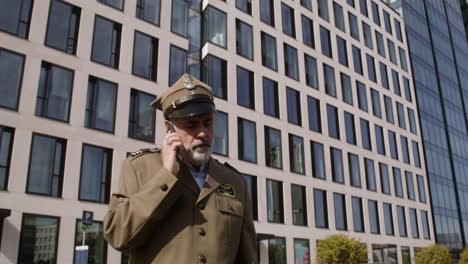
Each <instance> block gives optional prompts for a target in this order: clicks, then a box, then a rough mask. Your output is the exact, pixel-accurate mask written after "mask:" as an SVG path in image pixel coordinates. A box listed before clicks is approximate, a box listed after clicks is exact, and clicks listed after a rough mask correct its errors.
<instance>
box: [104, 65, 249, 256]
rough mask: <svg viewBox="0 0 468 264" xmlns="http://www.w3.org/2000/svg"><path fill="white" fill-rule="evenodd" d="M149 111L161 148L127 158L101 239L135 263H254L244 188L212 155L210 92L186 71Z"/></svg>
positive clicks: (239, 179)
mask: <svg viewBox="0 0 468 264" xmlns="http://www.w3.org/2000/svg"><path fill="white" fill-rule="evenodd" d="M151 105H152V106H154V107H156V108H157V109H160V110H162V111H163V113H164V117H165V118H166V120H165V121H164V122H165V126H166V128H167V131H168V133H167V135H166V136H165V138H164V140H163V142H162V147H161V149H145V150H141V151H136V152H134V153H132V155H131V157H129V158H128V159H127V160H125V161H124V163H123V165H122V171H121V175H120V185H119V191H118V192H117V193H114V194H113V195H112V198H111V201H110V204H109V211H108V212H107V214H106V215H105V217H104V236H105V238H106V240H107V241H108V242H109V243H110V244H111V245H112V246H113V247H114V248H116V249H118V250H122V251H127V252H129V253H130V262H131V263H135V264H147V263H148V264H149V263H157V264H186V263H216V264H224V263H226V264H228V263H239V264H250V263H257V254H256V248H257V247H256V240H255V229H254V225H253V221H252V214H251V208H250V201H249V195H248V190H247V185H246V183H245V181H244V180H243V178H242V176H241V175H240V174H239V173H238V172H237V171H236V170H235V169H233V168H232V167H230V166H229V165H226V164H225V165H223V164H221V163H219V162H218V161H217V160H215V159H213V158H211V157H210V155H211V143H212V141H213V133H214V132H213V113H214V112H215V107H214V102H213V96H212V93H211V88H210V87H209V86H207V85H206V84H204V83H202V82H200V81H199V80H197V79H195V78H193V77H191V76H190V75H188V74H185V75H184V76H182V78H180V79H179V80H178V81H177V82H176V83H175V84H174V85H173V86H171V87H170V88H169V89H167V90H166V91H165V92H164V93H162V94H160V95H159V96H158V97H157V98H156V100H155V101H153V102H152V103H151Z"/></svg>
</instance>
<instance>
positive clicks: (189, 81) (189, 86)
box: [184, 76, 195, 90]
mask: <svg viewBox="0 0 468 264" xmlns="http://www.w3.org/2000/svg"><path fill="white" fill-rule="evenodd" d="M184 87H185V88H187V89H189V90H191V89H193V88H195V84H194V83H193V79H192V78H191V77H189V76H187V77H185V78H184Z"/></svg>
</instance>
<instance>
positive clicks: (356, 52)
mask: <svg viewBox="0 0 468 264" xmlns="http://www.w3.org/2000/svg"><path fill="white" fill-rule="evenodd" d="M352 51H353V67H354V71H355V72H356V73H359V74H361V75H363V70H362V58H361V50H360V49H359V48H356V47H355V46H352Z"/></svg>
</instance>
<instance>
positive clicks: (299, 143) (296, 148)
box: [289, 134, 305, 174]
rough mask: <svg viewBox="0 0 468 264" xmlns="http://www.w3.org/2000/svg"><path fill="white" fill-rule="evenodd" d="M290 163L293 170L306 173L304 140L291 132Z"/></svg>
mask: <svg viewBox="0 0 468 264" xmlns="http://www.w3.org/2000/svg"><path fill="white" fill-rule="evenodd" d="M289 163H290V169H291V171H292V172H295V173H300V174H305V165H304V140H303V138H302V137H298V136H296V135H292V134H289Z"/></svg>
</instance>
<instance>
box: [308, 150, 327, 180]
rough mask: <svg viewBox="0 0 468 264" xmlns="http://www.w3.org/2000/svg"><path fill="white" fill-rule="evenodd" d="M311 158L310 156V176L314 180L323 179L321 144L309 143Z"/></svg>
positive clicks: (323, 164) (323, 157) (323, 163)
mask: <svg viewBox="0 0 468 264" xmlns="http://www.w3.org/2000/svg"><path fill="white" fill-rule="evenodd" d="M310 148H311V152H312V153H311V156H312V176H313V177H315V178H320V179H325V178H326V175H325V154H324V149H323V144H321V143H318V142H314V141H311V142H310Z"/></svg>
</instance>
